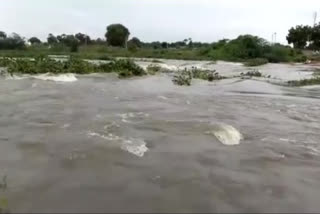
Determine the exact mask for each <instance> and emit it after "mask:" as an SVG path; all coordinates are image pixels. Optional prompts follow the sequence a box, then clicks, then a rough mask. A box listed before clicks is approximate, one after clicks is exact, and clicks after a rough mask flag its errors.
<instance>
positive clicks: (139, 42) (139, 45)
mask: <svg viewBox="0 0 320 214" xmlns="http://www.w3.org/2000/svg"><path fill="white" fill-rule="evenodd" d="M129 43H131V44H134V45H135V46H136V47H138V48H141V47H142V42H141V41H140V39H138V38H137V37H133V38H132V39H130V40H129V41H128V45H129Z"/></svg>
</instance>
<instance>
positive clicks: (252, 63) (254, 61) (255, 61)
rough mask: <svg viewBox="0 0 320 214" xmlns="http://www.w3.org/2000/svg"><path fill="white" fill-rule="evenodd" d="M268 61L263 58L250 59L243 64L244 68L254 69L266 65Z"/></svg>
mask: <svg viewBox="0 0 320 214" xmlns="http://www.w3.org/2000/svg"><path fill="white" fill-rule="evenodd" d="M268 62H269V61H268V60H267V59H265V58H255V59H250V60H248V61H246V62H245V63H244V65H245V66H248V67H254V66H260V65H264V64H267V63H268Z"/></svg>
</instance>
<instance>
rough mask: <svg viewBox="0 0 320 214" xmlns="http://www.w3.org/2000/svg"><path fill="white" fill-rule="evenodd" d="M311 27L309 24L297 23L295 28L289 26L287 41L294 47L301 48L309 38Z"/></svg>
mask: <svg viewBox="0 0 320 214" xmlns="http://www.w3.org/2000/svg"><path fill="white" fill-rule="evenodd" d="M312 31H313V30H312V28H311V27H310V26H307V25H305V26H303V25H298V26H296V27H295V28H293V27H292V28H290V30H289V33H288V36H287V41H288V43H289V44H293V46H294V47H295V48H300V49H303V48H305V47H306V45H307V42H308V41H310V39H311V34H312Z"/></svg>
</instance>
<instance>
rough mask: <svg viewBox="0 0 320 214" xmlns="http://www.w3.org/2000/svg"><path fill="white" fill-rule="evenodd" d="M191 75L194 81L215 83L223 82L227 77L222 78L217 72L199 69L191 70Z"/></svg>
mask: <svg viewBox="0 0 320 214" xmlns="http://www.w3.org/2000/svg"><path fill="white" fill-rule="evenodd" d="M190 71H191V74H192V78H194V79H202V80H208V81H210V82H211V81H214V80H221V79H224V78H225V77H223V76H221V75H220V74H219V73H218V72H216V70H203V69H198V68H196V67H192V68H191V70H190Z"/></svg>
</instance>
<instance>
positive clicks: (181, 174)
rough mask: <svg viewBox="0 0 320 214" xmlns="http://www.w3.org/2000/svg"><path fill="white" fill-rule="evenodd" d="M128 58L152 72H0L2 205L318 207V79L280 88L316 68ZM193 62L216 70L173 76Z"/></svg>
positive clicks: (52, 208) (55, 208)
mask: <svg viewBox="0 0 320 214" xmlns="http://www.w3.org/2000/svg"><path fill="white" fill-rule="evenodd" d="M135 61H136V63H137V64H138V65H139V66H141V67H142V68H143V69H145V70H146V69H147V68H148V66H150V64H156V65H157V66H158V67H159V68H160V72H157V73H156V74H154V75H146V76H142V77H133V78H129V79H119V78H118V77H117V76H116V75H114V74H112V73H109V74H100V73H99V74H88V75H78V74H61V75H52V74H41V75H4V73H3V75H2V76H1V78H0V91H1V96H0V106H1V112H0V165H1V167H0V179H1V178H2V177H3V176H6V184H7V188H6V190H5V191H4V194H5V196H6V200H7V201H8V206H9V208H10V211H11V212H13V213H14V212H80V211H81V212H135V211H137V212H235V211H236V212H261V211H264V212H299V211H300V212H317V211H319V209H320V206H319V203H318V198H319V197H320V193H319V191H318V187H319V186H320V177H319V170H320V165H319V161H320V144H319V143H320V123H319V121H320V114H319V111H320V100H319V98H320V87H319V86H318V85H315V86H307V87H288V86H287V85H286V84H285V83H287V82H288V81H292V80H301V79H310V78H313V77H314V76H315V75H316V74H315V71H316V69H317V66H316V65H304V64H266V65H263V66H259V67H255V68H248V67H245V66H243V65H242V64H241V63H229V62H222V61H218V62H216V63H212V62H209V61H179V60H161V61H162V62H159V63H154V62H152V60H146V59H144V60H140V59H135ZM94 63H97V62H94ZM193 68H197V69H199V70H204V71H206V70H210V71H213V70H215V71H216V72H217V73H219V75H221V76H223V77H224V78H223V79H219V80H213V81H211V82H210V81H205V80H201V79H197V78H193V79H192V80H191V85H190V86H179V85H176V84H174V83H173V81H172V80H173V78H174V75H175V73H176V72H178V71H180V70H190V69H193ZM255 71H259V73H261V76H259V75H256V76H250V75H246V74H247V72H255ZM0 184H1V183H0ZM0 187H1V185H0ZM0 190H1V188H0ZM1 191H2V190H1ZM61 192H63V194H62V195H61ZM142 201H143V203H141V202H142Z"/></svg>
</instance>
